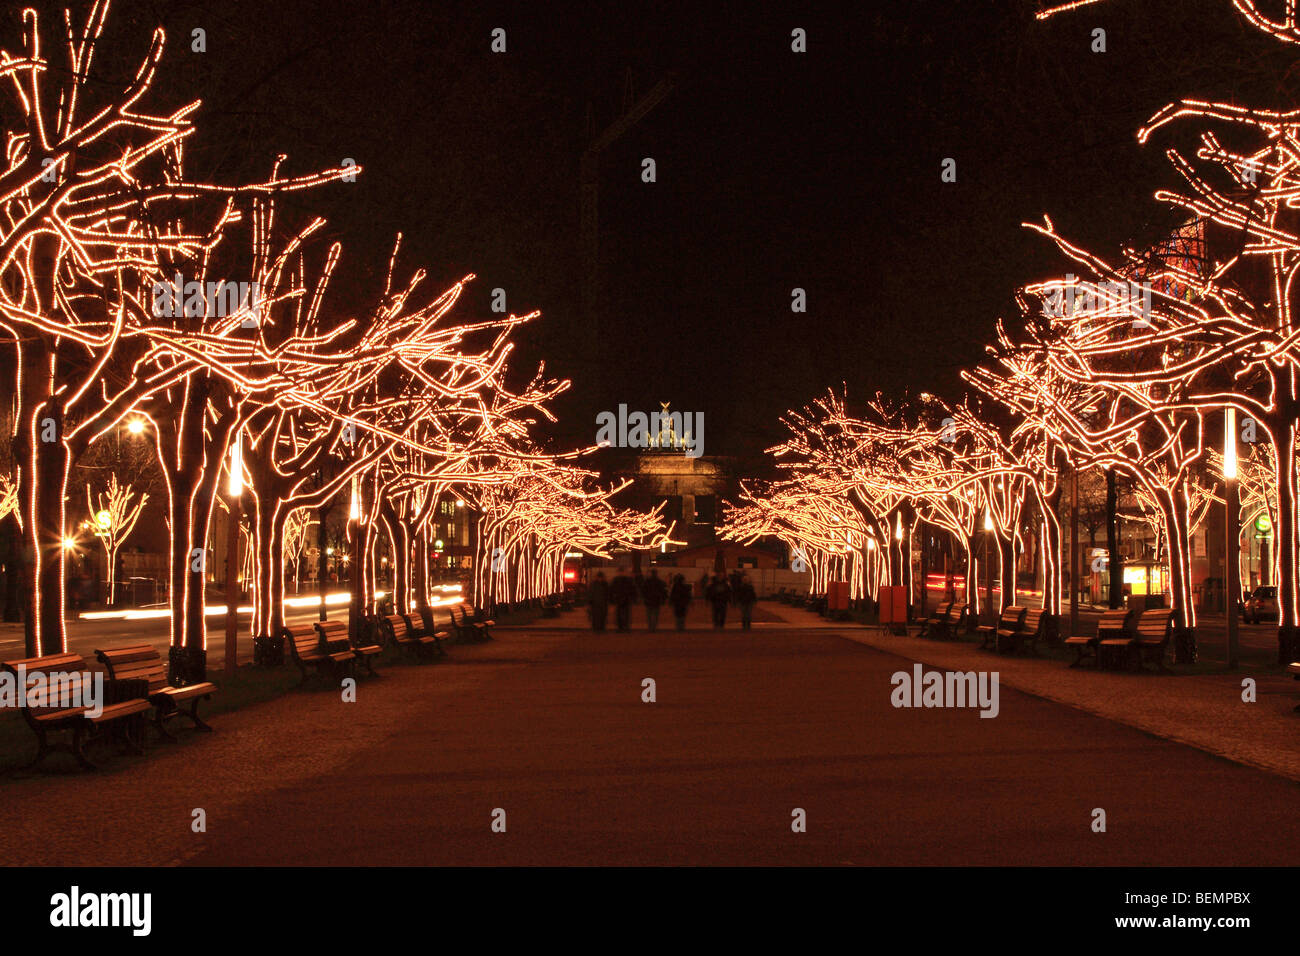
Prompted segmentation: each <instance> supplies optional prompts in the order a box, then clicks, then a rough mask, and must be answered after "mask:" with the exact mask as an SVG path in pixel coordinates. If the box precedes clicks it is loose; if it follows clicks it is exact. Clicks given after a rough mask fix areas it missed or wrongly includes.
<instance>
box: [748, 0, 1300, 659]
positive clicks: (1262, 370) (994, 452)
mask: <svg viewBox="0 0 1300 956" xmlns="http://www.w3.org/2000/svg"><path fill="white" fill-rule="evenodd" d="M1073 6H1077V4H1071V5H1066V6H1065V7H1063V8H1062V9H1069V8H1071V7H1073ZM1235 7H1236V9H1237V11H1238V12H1239V13H1240V14H1241V15H1242V17H1243V19H1244V21H1245V22H1246V23H1247V24H1248V25H1250V26H1251V27H1254V28H1256V29H1258V30H1261V31H1263V32H1265V33H1266V34H1268V35H1269V36H1272V37H1274V38H1276V39H1277V40H1278V41H1280V42H1285V43H1300V26H1298V25H1297V23H1296V18H1295V11H1294V4H1291V3H1288V4H1286V11H1287V12H1286V14H1285V16H1284V17H1283V18H1282V19H1281V20H1272V19H1269V18H1268V17H1266V16H1265V15H1263V14H1262V13H1261V12H1260V11H1259V10H1258V9H1257V7H1256V5H1255V4H1254V3H1251V2H1249V0H1237V2H1236V3H1235ZM1049 12H1050V11H1049ZM1189 125H1190V126H1191V127H1192V130H1191V132H1193V133H1194V134H1195V142H1196V147H1195V151H1194V153H1187V152H1185V151H1184V150H1182V149H1179V148H1177V147H1176V146H1170V147H1169V148H1167V149H1166V156H1167V157H1168V159H1169V162H1170V164H1171V166H1172V169H1173V170H1174V172H1175V173H1176V175H1177V177H1178V180H1179V181H1180V182H1181V184H1182V185H1181V188H1177V189H1162V190H1159V191H1157V192H1156V194H1155V195H1156V199H1157V200H1158V201H1160V202H1162V203H1165V204H1167V205H1168V206H1170V207H1173V209H1174V210H1176V212H1177V214H1178V215H1179V216H1180V218H1181V220H1182V225H1181V226H1180V227H1178V228H1177V229H1176V230H1175V231H1174V232H1173V233H1172V234H1171V235H1169V236H1167V237H1166V238H1165V239H1164V240H1162V241H1161V242H1159V243H1157V244H1155V245H1154V246H1151V247H1148V248H1142V249H1136V248H1123V249H1121V250H1119V252H1118V253H1117V254H1116V255H1114V256H1110V257H1103V256H1101V255H1098V254H1095V253H1093V252H1090V251H1088V250H1086V249H1084V248H1082V247H1080V246H1079V245H1076V244H1074V243H1072V242H1071V241H1070V240H1069V239H1067V238H1066V237H1065V236H1063V235H1061V234H1060V233H1059V232H1058V231H1057V230H1056V228H1055V226H1054V225H1053V223H1052V222H1051V220H1050V219H1044V221H1043V222H1042V223H1034V224H1029V223H1027V224H1026V226H1027V227H1028V228H1030V229H1033V230H1034V231H1036V232H1037V233H1039V234H1040V235H1041V236H1043V237H1044V238H1045V239H1046V240H1047V241H1049V242H1051V243H1053V244H1054V245H1055V247H1056V249H1057V250H1059V252H1060V254H1061V256H1062V257H1063V259H1064V260H1065V263H1066V267H1067V268H1066V270H1063V271H1064V272H1065V274H1064V275H1061V276H1057V277H1053V278H1051V279H1048V280H1045V281H1040V282H1034V283H1030V284H1028V285H1026V286H1024V287H1023V288H1021V289H1020V290H1019V291H1018V293H1017V297H1016V298H1017V302H1018V306H1019V307H1018V314H1017V315H1016V316H1015V318H1014V319H1013V320H1011V321H1005V322H1004V321H1000V322H999V323H998V327H997V333H996V339H995V341H994V342H993V344H992V345H991V346H990V347H989V348H988V359H987V360H986V361H985V362H984V363H982V364H980V365H979V366H977V367H974V368H970V369H967V370H965V371H964V372H963V378H964V380H965V381H966V383H967V384H968V385H969V386H970V389H971V390H970V392H969V394H968V395H967V396H966V397H964V398H963V399H961V400H960V401H959V402H952V403H950V402H945V401H943V400H941V399H939V398H936V397H933V396H928V395H922V396H920V397H919V398H916V399H913V400H910V401H906V402H902V403H899V404H897V405H895V404H890V403H888V402H887V401H886V400H885V399H884V398H882V397H879V396H878V397H877V398H876V400H874V401H872V402H870V403H869V404H867V405H866V406H865V407H864V408H862V409H860V410H850V409H849V408H848V405H847V401H846V397H845V396H844V395H836V394H834V393H831V394H830V395H828V396H827V397H826V398H824V399H822V400H821V401H818V402H816V403H814V404H812V405H810V406H809V407H808V408H806V409H804V410H803V411H801V412H798V413H792V414H790V415H789V416H787V418H786V425H787V426H788V428H789V431H790V437H789V438H788V439H787V440H786V441H785V442H784V443H782V444H781V445H779V446H776V447H775V448H773V449H772V450H771V451H772V453H773V454H774V455H775V456H776V458H777V462H778V464H779V465H780V466H781V467H782V468H784V469H785V470H786V472H787V475H788V477H785V478H784V479H783V480H780V481H777V482H774V483H770V484H764V485H755V486H751V487H749V488H747V492H746V496H745V507H744V508H743V509H742V510H741V512H740V513H739V514H737V515H736V516H735V517H734V519H733V521H732V523H731V526H730V528H729V533H730V534H732V535H733V536H736V537H741V538H749V537H753V536H755V535H758V534H762V533H769V534H778V535H781V536H782V537H783V538H785V539H786V540H787V541H788V542H790V543H791V544H792V545H793V546H795V547H798V548H801V549H804V550H806V551H808V552H811V553H814V554H816V555H817V556H818V561H819V562H823V563H824V562H838V563H839V567H841V568H842V569H844V570H846V571H847V572H848V573H850V574H851V575H852V576H853V577H852V580H853V583H854V588H855V589H856V590H857V591H858V592H860V593H871V592H873V591H874V588H875V587H877V586H878V585H879V584H880V583H895V584H902V583H905V580H904V578H905V575H906V574H907V573H908V569H909V568H910V558H909V557H908V555H909V554H910V543H909V542H910V535H911V534H912V533H913V531H914V530H915V528H916V527H917V524H918V522H922V521H923V522H926V523H927V524H928V525H931V526H933V527H936V528H940V529H943V530H945V531H947V532H948V533H949V534H951V536H952V538H953V539H954V541H955V542H956V543H957V545H958V546H959V547H961V548H962V549H964V550H965V551H966V554H967V558H968V560H967V567H968V568H973V567H974V561H973V553H974V549H975V545H976V543H977V541H978V540H979V539H980V535H982V534H985V533H990V532H991V533H992V534H993V535H994V537H995V539H996V543H997V550H998V552H999V564H1000V567H1001V580H1002V588H1001V604H1002V606H1006V605H1007V604H1010V603H1012V602H1013V601H1014V599H1015V587H1016V580H1015V573H1014V568H1015V566H1016V555H1017V553H1018V552H1019V551H1020V550H1021V549H1022V548H1023V541H1024V536H1025V534H1026V531H1027V529H1029V528H1033V529H1034V530H1035V532H1036V534H1037V536H1038V537H1039V538H1040V540H1041V541H1042V542H1043V547H1042V549H1041V551H1042V556H1043V557H1042V560H1043V563H1044V567H1043V569H1042V570H1043V580H1044V581H1045V592H1044V606H1045V607H1047V608H1048V609H1049V610H1050V611H1051V612H1053V613H1059V612H1060V609H1061V600H1062V595H1063V593H1064V590H1063V587H1062V582H1063V579H1064V576H1065V575H1064V571H1065V569H1064V568H1063V566H1062V565H1063V562H1062V560H1061V555H1062V547H1061V544H1062V533H1061V523H1060V518H1059V516H1060V514H1061V513H1062V507H1061V505H1062V502H1061V496H1062V492H1063V490H1064V489H1065V488H1067V487H1068V484H1067V482H1068V480H1069V479H1070V477H1071V476H1073V477H1074V479H1075V480H1077V477H1078V476H1079V475H1081V474H1084V473H1089V472H1096V473H1100V474H1103V475H1107V476H1109V481H1110V482H1111V483H1112V487H1113V482H1114V480H1115V477H1114V476H1117V475H1118V476H1123V477H1124V478H1125V479H1127V480H1128V481H1129V482H1131V485H1132V487H1133V489H1134V491H1135V494H1136V496H1137V499H1138V501H1139V503H1140V505H1141V507H1142V510H1143V512H1144V514H1145V515H1146V516H1147V517H1148V519H1149V521H1150V522H1151V524H1152V526H1153V527H1154V529H1155V530H1156V532H1157V533H1156V540H1157V542H1158V547H1159V550H1160V557H1162V558H1163V559H1164V560H1166V561H1167V562H1168V565H1169V578H1170V580H1169V594H1170V600H1171V606H1172V607H1173V609H1174V611H1175V615H1176V624H1177V627H1178V628H1179V630H1180V631H1181V633H1182V637H1183V639H1184V641H1190V639H1191V635H1192V629H1193V628H1194V626H1195V624H1196V606H1195V601H1194V600H1193V597H1194V594H1193V586H1192V574H1191V544H1190V542H1191V536H1192V534H1193V532H1194V530H1195V529H1196V528H1197V527H1198V526H1199V525H1200V523H1201V522H1202V521H1203V520H1204V518H1205V516H1206V514H1207V513H1208V511H1209V508H1210V507H1211V506H1212V505H1213V503H1214V502H1215V501H1222V500H1224V499H1223V496H1222V493H1221V491H1222V482H1223V480H1224V475H1225V474H1226V475H1227V477H1228V479H1237V478H1238V476H1240V488H1241V492H1242V494H1241V508H1242V513H1243V514H1249V515H1253V514H1257V513H1259V512H1261V511H1266V512H1267V513H1268V514H1269V515H1270V517H1271V519H1272V521H1273V527H1274V529H1275V532H1274V535H1275V542H1276V545H1275V555H1274V560H1275V564H1276V567H1275V572H1274V573H1275V578H1274V579H1275V580H1276V581H1278V583H1279V589H1278V595H1279V604H1280V608H1281V611H1280V613H1281V623H1280V628H1279V659H1280V660H1283V661H1290V660H1293V659H1295V658H1296V657H1298V656H1300V648H1298V647H1297V644H1296V634H1297V622H1298V620H1300V567H1298V565H1297V545H1298V543H1300V538H1298V533H1300V532H1298V525H1297V479H1298V478H1300V475H1298V473H1297V442H1300V343H1298V335H1300V326H1297V324H1296V320H1295V317H1294V315H1293V311H1294V310H1293V309H1292V301H1293V299H1294V298H1295V296H1296V295H1297V293H1298V292H1300V290H1297V289H1296V288H1294V286H1295V279H1296V274H1297V271H1298V270H1300V218H1298V216H1300V213H1298V212H1297V209H1298V208H1300V112H1296V111H1291V112H1279V111H1276V110H1271V109H1259V108H1249V107H1243V106H1239V105H1235V104H1230V103H1216V102H1207V101H1203V100H1195V99H1184V100H1181V101H1179V102H1176V103H1171V104H1169V105H1167V106H1165V107H1164V108H1162V109H1161V110H1159V111H1158V112H1157V113H1156V114H1155V115H1154V116H1153V117H1152V118H1151V119H1150V121H1149V122H1148V123H1147V124H1146V125H1145V126H1144V127H1143V128H1142V129H1141V130H1140V132H1139V140H1140V141H1141V142H1143V143H1146V142H1147V141H1149V140H1150V139H1152V138H1153V137H1154V136H1156V135H1157V134H1159V133H1161V132H1162V131H1164V130H1165V129H1166V128H1169V127H1174V126H1178V127H1180V128H1182V132H1184V133H1185V132H1188V130H1187V129H1186V127H1188V126H1189ZM1067 270H1068V271H1067ZM1225 421H1229V422H1232V424H1230V425H1229V426H1228V427H1227V428H1226V429H1225ZM1243 447H1244V449H1245V451H1244V453H1243V452H1242V449H1243ZM828 501H833V502H834V503H833V504H828V503H827V502H828ZM894 542H897V544H898V546H894ZM864 543H865V546H866V549H867V550H868V551H869V552H870V553H867V554H863V553H862V552H863V551H864ZM1234 550H1235V549H1234ZM871 554H875V555H878V556H879V557H878V558H877V559H875V560H874V561H873V560H871ZM1235 557H1236V556H1235V555H1233V556H1232V559H1233V560H1234V561H1235ZM1233 577H1234V579H1235V577H1236V575H1235V574H1234V575H1233ZM966 586H967V589H968V595H967V596H968V599H970V600H972V601H978V595H977V594H976V593H975V588H976V581H975V575H974V574H971V573H968V574H967V575H966Z"/></svg>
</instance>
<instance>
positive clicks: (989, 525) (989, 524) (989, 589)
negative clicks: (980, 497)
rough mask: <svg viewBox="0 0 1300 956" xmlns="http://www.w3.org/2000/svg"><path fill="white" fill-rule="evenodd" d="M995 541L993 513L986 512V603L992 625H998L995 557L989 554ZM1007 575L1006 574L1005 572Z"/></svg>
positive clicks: (990, 511)
mask: <svg viewBox="0 0 1300 956" xmlns="http://www.w3.org/2000/svg"><path fill="white" fill-rule="evenodd" d="M992 540H993V512H992V510H989V511H985V512H984V603H985V604H986V605H987V606H988V612H989V614H990V616H991V619H992V623H994V624H996V623H997V620H998V616H997V614H995V613H994V612H993V556H992V555H990V554H989V550H990V548H989V543H990V542H991V541H992ZM1004 573H1005V572H1004Z"/></svg>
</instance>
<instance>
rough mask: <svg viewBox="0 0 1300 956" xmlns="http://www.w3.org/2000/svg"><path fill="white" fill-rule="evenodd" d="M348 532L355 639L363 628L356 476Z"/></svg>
mask: <svg viewBox="0 0 1300 956" xmlns="http://www.w3.org/2000/svg"><path fill="white" fill-rule="evenodd" d="M348 532H349V534H350V536H351V539H352V540H351V541H350V542H349V550H350V551H351V560H350V561H349V562H348V563H349V564H350V565H351V569H350V570H351V574H350V579H351V580H350V581H349V585H350V588H351V592H352V594H351V599H350V600H349V601H348V637H349V638H351V639H352V640H353V641H355V640H356V639H357V635H358V633H359V632H360V628H361V487H360V482H359V481H358V479H357V478H356V477H355V476H354V477H353V479H352V497H351V501H350V503H349V505H348Z"/></svg>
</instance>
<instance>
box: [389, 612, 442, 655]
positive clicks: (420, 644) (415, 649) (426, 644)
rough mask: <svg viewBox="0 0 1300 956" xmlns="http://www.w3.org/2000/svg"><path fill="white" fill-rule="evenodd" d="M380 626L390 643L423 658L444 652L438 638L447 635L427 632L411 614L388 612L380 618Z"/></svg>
mask: <svg viewBox="0 0 1300 956" xmlns="http://www.w3.org/2000/svg"><path fill="white" fill-rule="evenodd" d="M380 627H382V628H383V631H384V633H385V634H387V635H388V640H389V643H391V644H392V645H393V646H395V647H400V648H401V649H402V650H404V651H406V652H407V653H408V654H413V655H415V656H416V657H418V658H420V659H421V660H427V659H428V658H429V656H430V654H432V653H435V652H436V653H442V647H441V645H440V644H439V643H438V639H439V637H444V636H445V635H443V634H428V633H426V631H425V629H424V628H423V626H417V625H416V624H415V622H414V620H413V619H412V618H411V617H410V616H409V615H406V614H387V615H385V616H384V617H383V618H381V619H380Z"/></svg>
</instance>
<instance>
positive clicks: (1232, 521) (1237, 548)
mask: <svg viewBox="0 0 1300 956" xmlns="http://www.w3.org/2000/svg"><path fill="white" fill-rule="evenodd" d="M1223 488H1224V495H1223V499H1224V501H1223V509H1224V513H1223V590H1224V594H1225V596H1226V597H1227V600H1228V608H1227V611H1228V666H1229V667H1231V668H1235V667H1236V666H1237V661H1238V649H1239V647H1238V645H1239V642H1238V639H1237V590H1238V583H1239V582H1238V575H1237V559H1238V555H1239V554H1240V553H1241V528H1240V527H1239V522H1240V520H1241V514H1240V508H1241V505H1240V503H1239V501H1238V495H1239V491H1238V488H1237V410H1236V409H1235V408H1233V407H1232V406H1231V405H1229V406H1228V407H1227V408H1225V409H1224V410H1223ZM1229 581H1231V582H1232V583H1231V585H1229V583H1228V582H1229Z"/></svg>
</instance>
